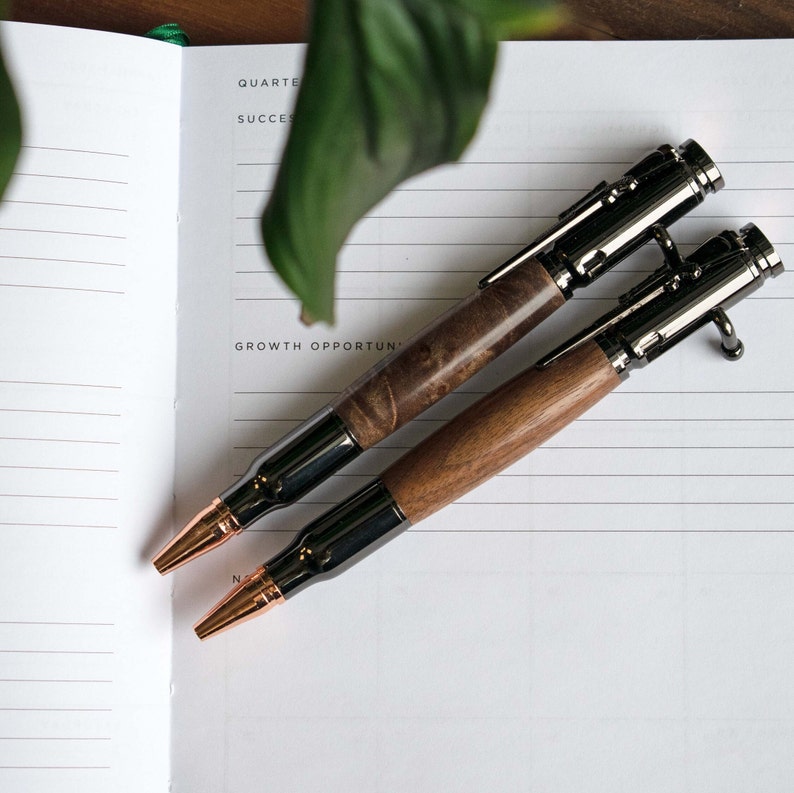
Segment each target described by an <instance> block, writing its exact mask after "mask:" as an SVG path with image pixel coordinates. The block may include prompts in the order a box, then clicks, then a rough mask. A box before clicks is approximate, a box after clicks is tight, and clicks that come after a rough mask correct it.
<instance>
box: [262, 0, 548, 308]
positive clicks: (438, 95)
mask: <svg viewBox="0 0 794 793" xmlns="http://www.w3.org/2000/svg"><path fill="white" fill-rule="evenodd" d="M552 16H553V6H551V4H550V2H549V0H524V1H523V2H521V1H520V0H318V1H317V2H316V3H315V7H314V12H313V16H312V27H311V31H310V43H309V47H308V50H307V53H306V63H305V69H304V75H303V80H302V84H301V89H300V92H299V95H298V98H297V103H296V107H295V117H294V121H293V125H292V129H291V131H290V135H289V138H288V140H287V144H286V147H285V151H284V156H283V159H282V164H281V167H280V169H279V172H278V175H277V177H276V183H275V186H274V190H273V193H272V196H271V199H270V202H269V203H268V206H267V207H266V209H265V212H264V215H263V218H262V233H263V238H264V242H265V247H266V249H267V253H268V256H269V258H270V261H271V263H272V265H273V267H274V268H275V269H276V271H277V272H278V273H279V275H280V276H281V277H282V278H283V280H284V281H285V282H286V284H287V285H288V286H289V287H290V288H291V289H292V291H293V292H295V294H296V295H297V296H298V298H299V299H300V300H301V302H302V304H303V315H304V318H306V319H307V320H322V321H326V322H332V321H333V298H334V273H335V265H336V256H337V253H338V251H339V249H340V248H341V247H342V245H343V243H344V241H345V239H346V238H347V236H348V234H349V232H350V230H351V229H352V227H353V226H354V225H355V223H356V222H357V221H358V220H359V219H360V218H361V217H362V216H363V215H364V214H365V213H366V212H367V211H368V210H369V209H371V208H372V207H373V206H374V205H375V204H376V203H378V202H379V201H380V200H381V199H382V198H383V197H384V196H385V195H386V194H387V193H389V191H390V190H392V189H393V188H394V187H395V186H396V185H397V184H399V183H400V182H401V181H403V180H404V179H407V178H408V177H409V176H412V175H414V174H416V173H419V172H420V171H423V170H425V169H427V168H430V167H432V166H435V165H439V164H441V163H444V162H449V161H452V160H455V159H457V158H458V157H459V156H460V155H461V153H462V152H463V150H464V148H465V147H466V145H467V144H468V143H469V141H470V140H471V138H472V136H473V134H474V132H475V130H476V128H477V123H478V121H479V118H480V115H481V114H482V111H483V108H484V106H485V103H486V101H487V98H488V90H489V86H490V82H491V76H492V73H493V69H494V63H495V58H496V50H497V42H498V40H499V38H501V37H505V36H507V35H511V34H514V33H516V32H518V31H520V32H522V33H525V32H527V30H531V29H533V28H535V29H537V27H538V25H546V26H548V24H549V21H550V18H551V17H552Z"/></svg>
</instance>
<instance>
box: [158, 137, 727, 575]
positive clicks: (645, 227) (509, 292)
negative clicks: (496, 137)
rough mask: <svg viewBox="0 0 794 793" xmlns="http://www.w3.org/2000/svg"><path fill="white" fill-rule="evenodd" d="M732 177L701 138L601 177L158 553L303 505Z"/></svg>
mask: <svg viewBox="0 0 794 793" xmlns="http://www.w3.org/2000/svg"><path fill="white" fill-rule="evenodd" d="M722 185H723V179H722V176H721V174H720V172H719V169H718V168H717V166H716V165H715V164H714V162H713V161H712V160H711V158H710V157H709V156H708V154H706V152H705V151H704V150H703V149H702V148H701V147H700V145H698V144H697V143H696V142H695V141H693V140H687V141H685V142H684V143H683V144H682V145H681V146H679V147H677V148H676V147H673V146H669V145H664V146H660V147H659V148H658V149H655V150H654V151H652V152H651V153H650V154H648V155H647V156H646V157H644V158H643V159H642V160H641V161H640V162H638V163H637V164H636V165H634V166H633V167H632V168H630V169H629V170H628V171H626V173H625V174H624V175H623V176H622V177H620V178H619V179H618V180H617V181H615V182H612V183H606V182H602V183H600V184H599V185H597V186H596V187H595V188H594V189H593V190H591V191H590V192H589V193H588V194H587V195H585V196H584V197H583V198H582V199H581V200H580V201H578V202H577V203H576V204H574V205H573V206H572V207H571V208H570V209H569V210H567V211H566V212H565V213H563V215H561V216H560V218H559V220H558V222H557V223H556V224H555V225H554V226H552V228H550V229H549V230H548V231H547V232H545V233H544V234H543V235H541V236H540V237H539V238H538V239H536V240H535V241H534V242H532V243H531V244H530V245H529V246H527V247H526V248H524V249H523V250H522V251H520V252H519V253H518V254H516V255H515V256H513V257H512V258H511V259H509V260H508V261H507V262H505V263H504V264H503V265H501V266H500V267H498V268H497V269H496V270H494V271H493V272H492V273H491V274H490V275H488V276H487V277H486V278H484V279H483V280H482V281H481V282H480V284H479V288H478V289H477V290H476V291H475V292H474V293H472V294H471V295H470V296H469V297H467V298H465V299H464V300H463V301H461V302H460V303H459V304H457V305H456V306H454V307H453V308H451V309H450V310H449V311H447V312H446V313H445V314H442V315H441V316H440V317H438V319H436V320H435V321H434V322H432V323H431V324H430V325H428V326H427V327H425V328H424V329H423V330H421V331H419V332H418V333H417V334H416V335H415V336H413V337H412V338H411V339H409V340H408V341H407V342H405V343H404V344H403V345H401V347H400V348H399V349H398V350H396V351H395V352H393V353H392V354H391V355H389V356H388V357H386V358H384V359H383V360H382V361H381V362H380V363H378V364H376V365H375V366H373V367H372V368H371V369H370V370H369V371H367V372H366V373H365V374H363V375H362V376H361V377H360V378H358V379H357V380H356V381H355V382H354V383H353V384H352V385H351V386H350V387H348V388H346V389H345V390H344V391H343V392H342V393H341V394H339V396H338V397H337V398H336V399H334V400H333V401H331V402H330V403H329V404H328V405H327V406H326V407H325V408H323V409H322V410H321V411H319V412H318V413H317V414H315V415H314V416H312V417H311V418H309V419H308V420H307V421H305V422H304V423H303V424H301V425H300V426H299V427H298V428H297V429H295V430H294V431H293V432H291V433H290V434H289V435H287V436H286V437H285V438H283V439H282V440H281V441H279V442H278V443H276V444H275V445H274V446H272V447H271V448H270V449H268V450H267V451H266V452H264V453H263V454H261V455H260V456H258V457H257V458H256V459H255V460H254V461H253V463H252V464H251V466H250V467H249V469H248V471H247V472H246V473H245V474H244V475H243V476H242V477H241V478H240V480H239V481H238V482H237V483H235V484H234V485H232V487H230V488H229V489H228V490H226V491H225V492H223V493H221V495H220V496H219V497H218V498H216V499H214V500H213V501H212V503H211V504H210V505H209V506H208V507H206V508H205V509H204V510H202V511H201V512H200V513H199V514H198V515H196V516H195V517H194V518H193V519H192V520H191V521H190V522H189V523H188V524H187V526H185V528H184V529H182V531H181V532H180V533H179V534H177V535H176V536H175V537H174V538H173V539H172V540H171V541H170V542H169V543H168V544H167V545H166V546H165V547H164V548H163V549H162V550H161V551H160V552H159V553H158V554H157V555H156V556H155V558H154V560H153V561H154V565H155V567H156V568H157V569H158V570H159V571H160V572H161V573H167V572H169V571H171V570H173V569H175V568H176V567H178V566H180V565H181V564H184V563H185V562H187V561H188V560H190V559H192V558H194V557H196V556H198V555H200V554H203V553H206V552H207V551H209V550H211V549H212V548H215V547H217V546H218V545H220V544H221V543H223V542H225V541H226V540H227V539H229V538H230V537H232V536H234V535H236V534H238V533H239V532H241V531H242V530H243V529H245V528H247V527H248V526H250V525H251V524H253V523H254V522H255V521H257V520H258V519H260V518H261V517H262V516H263V515H265V514H267V513H268V512H270V511H272V510H274V509H276V508H279V507H284V506H286V505H288V504H291V503H293V502H294V501H296V500H297V499H299V498H301V497H302V496H303V495H305V494H306V493H307V492H309V490H311V489H312V488H313V487H315V486H316V485H318V484H319V483H320V482H322V481H324V480H325V479H327V478H328V477H329V476H331V475H332V474H333V473H335V472H336V471H338V470H339V469H340V468H342V467H343V466H344V465H346V464H347V463H349V462H351V461H352V460H353V459H355V458H356V457H357V456H358V455H359V454H361V453H362V452H363V451H365V450H366V449H368V448H370V447H372V446H374V445H375V444H376V443H378V442H379V441H381V440H383V439H384V438H386V437H387V436H389V435H390V434H391V433H393V432H394V431H395V430H397V429H398V428H400V427H401V426H403V425H404V424H405V423H406V422H408V421H410V420H411V419H413V418H415V417H416V416H418V415H419V414H420V413H422V412H423V411H424V410H426V409H427V408H429V407H430V406H431V405H433V404H435V403H436V402H437V401H438V400H439V399H441V398H442V397H444V396H445V395H446V394H448V393H450V392H451V391H453V390H454V389H455V388H457V387H458V386H459V385H461V384H462V383H463V382H465V381H466V380H468V379H469V378H470V377H472V375H474V374H476V373H477V372H479V371H480V370H481V369H482V368H483V367H484V366H485V365H486V364H488V363H489V362H490V361H492V360H493V359H494V358H496V357H497V356H499V355H501V354H502V353H503V352H505V350H507V349H508V348H509V347H511V346H512V345H513V344H515V343H516V342H517V341H518V340H519V339H520V338H522V337H523V336H525V335H526V334H527V333H529V332H530V331H531V330H532V329H533V328H535V327H536V326H537V325H538V324H539V323H540V322H542V321H543V320H544V319H546V318H547V317H548V316H549V315H550V314H552V313H553V312H554V311H555V310H556V309H558V308H559V307H560V306H562V305H563V304H564V303H565V302H566V300H568V299H569V298H570V297H571V296H572V294H573V291H574V290H575V289H578V288H580V287H584V286H587V285H588V284H590V283H592V282H593V281H594V280H595V279H596V278H598V277H599V276H600V275H602V274H603V273H604V272H606V271H608V270H609V269H611V268H612V267H614V266H615V265H616V264H617V263H618V262H619V261H621V260H622V259H624V258H625V257H626V256H628V255H630V254H631V253H633V252H634V251H636V250H637V249H638V248H639V247H641V246H642V245H644V244H645V243H646V242H648V241H649V240H650V239H651V238H652V236H653V234H654V229H655V228H657V227H659V226H662V227H667V226H669V225H670V224H671V223H673V222H674V221H676V220H678V219H679V218H681V217H682V216H683V215H685V214H686V213H687V212H688V211H690V210H691V209H693V208H695V207H696V206H698V205H699V204H700V203H701V202H702V201H703V200H704V198H705V197H706V195H707V194H708V193H711V192H715V191H717V190H718V189H720V188H721V187H722Z"/></svg>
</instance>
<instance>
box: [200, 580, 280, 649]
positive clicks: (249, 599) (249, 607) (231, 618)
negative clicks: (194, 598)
mask: <svg viewBox="0 0 794 793" xmlns="http://www.w3.org/2000/svg"><path fill="white" fill-rule="evenodd" d="M283 600H284V596H283V595H282V594H281V591H280V590H279V588H278V587H277V586H276V584H275V582H274V581H273V579H272V578H271V577H270V575H269V574H268V572H267V570H266V569H265V568H264V567H259V568H257V569H256V570H255V571H254V572H253V573H251V575H249V576H247V577H246V578H244V579H243V580H242V581H241V582H240V583H239V584H238V585H237V586H236V587H235V588H234V589H232V590H231V591H229V592H228V593H227V595H226V596H225V597H224V598H222V599H221V600H220V601H218V603H216V604H215V605H214V606H213V607H212V608H211V609H210V610H209V611H208V612H207V613H206V614H205V615H204V616H203V617H202V618H201V619H200V620H199V621H198V622H197V623H196V624H195V625H194V626H193V630H195V632H196V635H197V636H198V637H199V639H207V638H209V637H210V636H214V635H215V634H216V633H220V632H221V631H224V630H226V629H227V628H231V627H232V626H233V625H236V624H237V623H238V622H244V621H245V620H249V619H251V618H252V617H256V616H258V615H259V614H263V613H264V612H265V611H267V610H268V609H270V608H272V607H273V606H276V605H278V604H279V603H281V602H282V601H283Z"/></svg>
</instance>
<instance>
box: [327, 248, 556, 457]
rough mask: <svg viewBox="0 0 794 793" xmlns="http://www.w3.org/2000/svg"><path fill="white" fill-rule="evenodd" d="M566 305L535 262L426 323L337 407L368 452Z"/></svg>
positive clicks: (345, 394)
mask: <svg viewBox="0 0 794 793" xmlns="http://www.w3.org/2000/svg"><path fill="white" fill-rule="evenodd" d="M563 303H565V297H564V296H563V294H562V292H561V291H560V289H559V287H558V286H557V285H556V284H555V283H554V281H553V279H552V278H551V276H550V275H549V274H548V272H547V271H546V269H545V268H544V267H543V266H542V265H541V264H540V262H539V261H538V260H537V259H535V258H532V259H529V260H528V261H526V262H525V263H523V264H522V265H521V266H520V267H517V268H515V269H514V270H512V271H511V272H509V273H508V274H507V275H505V276H503V277H502V278H500V279H499V280H498V281H496V282H495V283H493V284H491V285H490V286H488V287H486V288H485V289H479V290H477V291H476V292H474V293H473V294H471V295H469V296H468V297H467V298H465V299H464V300H463V301H461V302H460V303H458V304H456V305H455V306H453V307H452V308H451V309H449V310H448V311H447V312H445V313H444V314H442V315H441V316H440V317H438V318H437V319H436V320H435V321H433V322H432V323H431V324H430V325H427V326H425V328H423V329H422V330H421V331H419V332H418V333H417V334H415V335H414V336H413V337H411V338H410V339H409V340H408V341H406V342H405V343H404V344H403V345H401V347H400V348H399V349H398V350H396V351H395V352H394V353H392V354H391V355H389V356H387V357H386V358H384V359H383V360H382V361H381V362H380V363H378V364H376V365H375V366H374V367H372V368H371V369H370V370H368V371H367V372H366V373H365V374H364V375H362V376H361V377H360V378H359V379H358V380H356V381H355V382H354V383H353V384H352V385H351V386H349V387H348V388H347V389H346V390H345V391H343V392H342V393H341V394H340V395H339V396H338V397H337V398H336V399H335V400H334V401H333V402H332V403H331V407H332V408H333V410H334V411H335V412H336V414H337V415H338V416H339V417H340V418H341V419H342V421H344V422H345V425H346V426H347V427H348V429H349V430H350V432H351V433H352V434H353V436H354V437H355V438H356V440H357V441H358V443H359V445H360V446H361V447H362V449H368V448H369V447H371V446H374V445H375V444H376V443H378V442H379V441H381V440H383V439H384V438H386V437H387V436H389V435H391V433H392V432H394V431H395V430H397V429H399V428H400V427H401V426H402V425H403V424H405V423H406V422H408V421H410V420H411V419H413V418H415V417H416V416H418V415H419V414H420V413H422V411H424V410H426V409H427V408H429V407H430V406H431V405H433V404H435V403H436V402H437V401H438V400H439V399H441V398H442V397H444V396H446V395H447V394H448V393H450V392H451V391H453V390H454V389H455V388H457V387H458V386H459V385H460V384H461V383H464V382H465V381H466V380H468V379H469V378H470V377H472V376H473V375H474V374H476V373H477V372H479V371H480V370H481V369H482V368H483V367H484V366H485V365H486V364H488V363H489V362H490V361H492V360H494V358H496V357H497V356H499V355H501V354H502V353H503V352H504V351H505V350H507V349H508V348H509V347H510V346H512V345H513V344H515V343H516V342H517V341H518V340H519V339H520V338H522V337H523V336H525V335H526V334H527V333H529V331H530V330H532V328H534V327H536V326H537V325H538V324H540V323H541V322H542V321H543V320H544V319H545V318H546V317H548V316H549V315H550V314H552V313H553V312H554V311H555V310H556V309H557V308H559V307H560V306H561V305H562V304H563Z"/></svg>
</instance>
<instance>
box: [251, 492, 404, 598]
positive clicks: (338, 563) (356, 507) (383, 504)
mask: <svg viewBox="0 0 794 793" xmlns="http://www.w3.org/2000/svg"><path fill="white" fill-rule="evenodd" d="M408 525H409V524H408V521H407V520H406V518H405V516H404V515H403V513H402V511H401V510H400V508H399V507H398V506H397V504H396V503H395V501H394V499H393V498H392V497H391V494H390V493H389V491H388V490H387V489H386V488H385V486H384V485H383V483H382V482H381V481H380V480H379V479H376V480H375V481H373V482H371V483H370V484H368V485H367V486H366V487H364V488H362V489H361V490H359V491H358V492H357V493H355V494H354V495H353V496H351V497H350V498H348V499H346V500H345V501H344V502H343V503H341V504H339V505H338V506H336V507H335V508H333V509H331V510H329V511H328V512H326V513H325V514H323V515H320V517H318V518H317V519H315V520H314V521H312V522H311V523H309V524H308V525H307V526H306V527H305V528H304V529H303V531H301V532H300V533H299V534H298V535H297V536H296V537H295V539H294V540H293V541H292V542H291V543H290V545H289V546H287V548H285V549H284V550H283V551H281V552H280V553H278V554H276V556H274V557H273V558H272V559H271V560H270V561H268V562H266V564H265V568H266V569H267V572H268V575H269V576H270V577H271V578H272V579H273V581H274V582H275V583H276V585H277V586H278V588H279V590H280V591H281V594H282V595H283V596H284V597H285V598H289V597H290V596H291V595H293V594H295V593H296V592H298V591H299V590H301V589H303V588H305V587H306V586H308V585H309V584H312V583H315V582H316V581H318V580H321V579H325V578H331V577H333V576H335V575H338V574H340V573H342V572H344V571H345V570H347V569H348V568H349V567H351V566H352V565H354V564H355V563H356V562H358V561H360V560H361V559H363V558H364V557H365V556H368V555H369V554H370V553H372V552H373V551H376V550H377V549H378V548H380V547H381V546H382V545H384V544H385V543H387V542H388V541H389V540H391V539H393V538H394V537H396V536H397V535H398V534H401V533H402V532H403V531H404V530H405V529H406V528H408Z"/></svg>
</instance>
